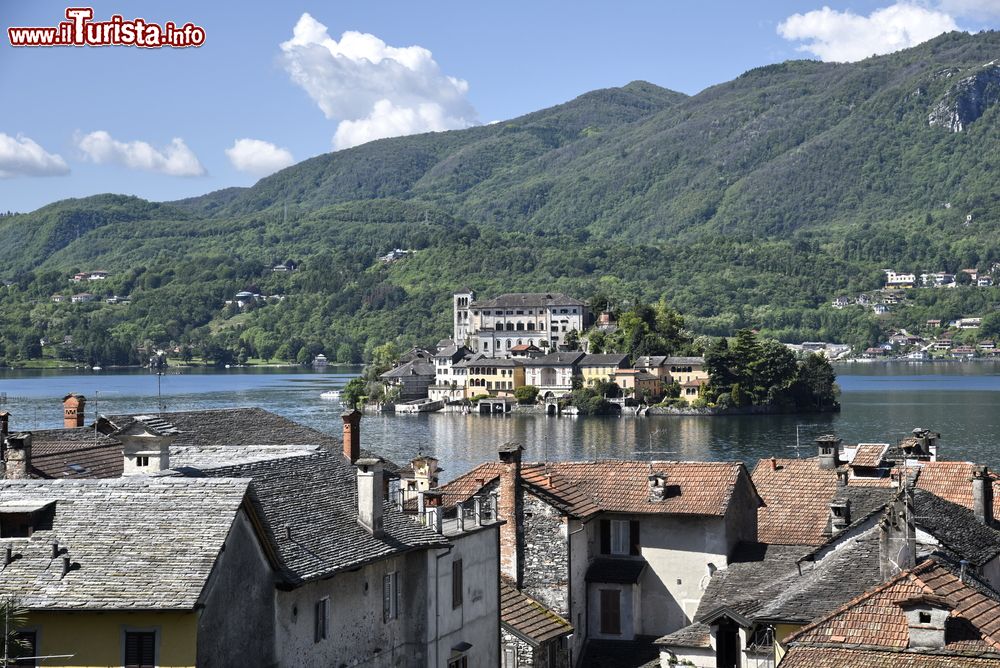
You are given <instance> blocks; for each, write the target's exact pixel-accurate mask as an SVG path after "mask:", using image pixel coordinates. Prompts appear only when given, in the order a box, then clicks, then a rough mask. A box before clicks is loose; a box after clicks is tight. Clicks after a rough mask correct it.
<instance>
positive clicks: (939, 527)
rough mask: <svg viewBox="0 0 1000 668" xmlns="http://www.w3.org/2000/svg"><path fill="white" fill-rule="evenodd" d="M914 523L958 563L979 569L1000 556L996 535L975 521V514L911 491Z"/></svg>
mask: <svg viewBox="0 0 1000 668" xmlns="http://www.w3.org/2000/svg"><path fill="white" fill-rule="evenodd" d="M913 505H914V511H915V513H916V518H915V522H916V524H917V526H918V527H920V528H922V529H924V530H925V531H926V532H927V533H929V534H931V535H932V536H934V537H935V538H937V539H938V540H939V541H941V544H942V546H943V547H944V548H945V549H946V550H947V551H949V552H951V553H952V554H954V555H955V556H956V557H958V558H959V559H965V560H967V561H969V563H971V564H972V565H973V566H977V567H979V566H983V565H985V564H986V563H987V562H989V561H991V560H992V559H993V558H994V557H996V556H997V554H1000V531H997V530H996V529H994V528H993V527H988V526H986V525H984V524H983V523H982V522H980V521H979V520H978V519H976V515H975V513H973V512H972V511H971V510H969V509H968V508H966V507H964V506H960V505H958V504H957V503H951V502H950V501H945V500H944V499H942V498H941V497H939V496H936V495H935V494H932V493H931V492H928V491H925V490H922V489H915V490H914V491H913Z"/></svg>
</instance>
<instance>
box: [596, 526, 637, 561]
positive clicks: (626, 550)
mask: <svg viewBox="0 0 1000 668" xmlns="http://www.w3.org/2000/svg"><path fill="white" fill-rule="evenodd" d="M639 545H640V543H639V522H638V520H633V521H628V520H601V554H613V555H626V554H630V555H632V556H638V555H639V554H640V551H639Z"/></svg>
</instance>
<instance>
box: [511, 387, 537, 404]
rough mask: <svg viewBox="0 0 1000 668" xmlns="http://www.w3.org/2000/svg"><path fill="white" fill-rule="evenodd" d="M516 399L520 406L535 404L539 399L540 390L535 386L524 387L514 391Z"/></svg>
mask: <svg viewBox="0 0 1000 668" xmlns="http://www.w3.org/2000/svg"><path fill="white" fill-rule="evenodd" d="M514 398H515V399H517V403H519V404H524V405H530V404H533V403H535V400H536V399H538V388H537V387H535V386H534V385H522V386H521V387H519V388H517V389H515V390H514Z"/></svg>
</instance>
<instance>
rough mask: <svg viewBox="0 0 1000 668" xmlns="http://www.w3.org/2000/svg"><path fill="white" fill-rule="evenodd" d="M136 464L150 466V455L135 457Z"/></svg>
mask: <svg viewBox="0 0 1000 668" xmlns="http://www.w3.org/2000/svg"><path fill="white" fill-rule="evenodd" d="M135 465H136V466H149V457H147V456H145V455H139V456H138V457H136V458H135Z"/></svg>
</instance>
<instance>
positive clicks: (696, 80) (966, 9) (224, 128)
mask: <svg viewBox="0 0 1000 668" xmlns="http://www.w3.org/2000/svg"><path fill="white" fill-rule="evenodd" d="M78 6H82V7H92V8H93V19H92V20H93V21H98V22H99V21H109V20H110V19H111V17H112V16H113V15H115V14H118V15H121V16H122V17H123V19H124V20H125V21H131V20H133V19H136V18H142V19H144V20H145V21H146V22H147V23H156V24H160V25H164V24H166V23H167V22H168V21H171V22H173V23H174V24H175V25H177V26H183V25H184V24H187V23H191V24H193V26H195V27H198V28H201V29H203V30H204V43H203V44H202V45H201V46H198V47H189V48H138V47H136V46H124V45H119V46H54V47H19V48H14V47H12V46H11V43H10V41H9V40H10V37H9V35H8V31H7V28H9V27H12V26H13V27H47V26H56V25H58V24H59V23H60V22H61V21H66V20H67V18H66V10H67V8H68V7H78ZM0 24H2V27H3V31H2V34H0V212H3V211H8V210H11V211H21V212H25V211H31V210H33V209H36V208H38V207H40V206H43V205H45V204H47V203H50V202H53V201H56V200H59V199H64V198H67V197H84V196H88V195H93V194H97V193H103V192H115V193H124V194H130V195H137V196H139V197H143V198H146V199H150V200H154V201H168V200H173V199H180V198H183V197H190V196H196V195H200V194H204V193H207V192H211V191H213V190H218V189H220V188H226V187H230V186H249V185H252V184H253V183H255V182H256V181H257V180H258V179H259V178H261V177H263V176H266V175H267V174H270V173H273V172H274V171H276V170H278V169H281V168H283V167H286V166H288V165H290V164H294V163H295V162H299V161H301V160H305V159H307V158H310V157H313V156H316V155H320V154H323V153H328V152H330V151H335V150H344V149H347V148H350V147H351V146H355V145H358V144H361V143H364V142H366V141H371V140H373V139H378V138H381V137H387V136H397V135H404V134H412V133H416V132H428V131H440V130H449V129H457V128H463V127H469V126H471V125H476V124H481V123H490V122H494V121H499V120H504V119H509V118H513V117H516V116H519V115H521V114H524V113H528V112H530V111H534V110H537V109H541V108H545V107H548V106H551V105H554V104H559V103H561V102H565V101H567V100H570V99H572V98H574V97H576V96H578V95H580V94H582V93H585V92H587V91H590V90H594V89H598V88H606V87H612V86H622V85H625V84H627V83H628V82H630V81H634V80H645V81H649V82H652V83H654V84H656V85H659V86H663V87H665V88H670V89H672V90H677V91H681V92H683V93H687V94H696V93H698V92H699V91H701V90H704V89H705V88H707V87H710V86H712V85H714V84H718V83H722V82H725V81H728V80H730V79H732V78H734V77H736V76H738V75H739V74H741V73H742V72H744V71H746V70H748V69H750V68H753V67H757V66H760V65H767V64H770V63H775V62H780V61H783V60H788V59H792V58H813V59H819V60H825V61H837V62H847V61H855V60H859V59H862V58H865V57H867V56H870V55H873V54H876V53H888V52H892V51H895V50H898V49H901V48H907V47H909V46H914V45H916V44H918V43H920V42H923V41H925V40H927V39H931V38H933V37H935V36H936V35H938V34H941V33H942V32H947V31H950V30H965V31H970V32H975V31H979V30H984V29H998V28H1000V0H909V1H906V2H902V1H899V2H893V1H892V0H857V1H853V2H850V1H841V0H827V2H826V3H824V2H823V1H822V0H762V1H760V2H748V1H747V0H701V1H699V2H690V1H689V0H683V1H680V0H634V1H633V0H614V1H612V0H600V1H599V0H575V1H574V2H568V1H561V0H560V1H556V0H533V1H530V2H526V1H523V0H507V1H505V2H488V1H486V2H462V3H459V2H454V1H449V0H424V1H422V2H414V1H413V0H406V1H398V0H366V1H359V0H354V1H353V2H345V1H343V0H341V1H339V2H296V1H294V0H285V1H283V2H252V1H249V0H244V1H243V2H229V1H221V0H217V1H215V2H204V0H202V1H200V2H194V1H193V0H170V1H169V2H167V1H166V0H158V1H153V0H142V1H139V0H131V1H126V0H116V1H115V2H105V1H104V0H94V2H93V3H91V4H90V5H83V4H82V3H77V4H72V3H70V4H67V3H66V2H62V3H57V2H52V1H51V0H0Z"/></svg>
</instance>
